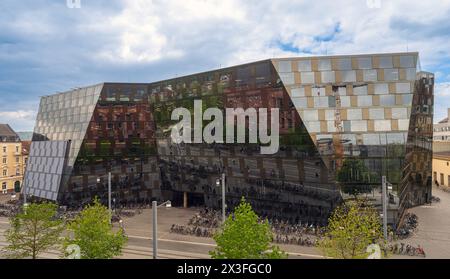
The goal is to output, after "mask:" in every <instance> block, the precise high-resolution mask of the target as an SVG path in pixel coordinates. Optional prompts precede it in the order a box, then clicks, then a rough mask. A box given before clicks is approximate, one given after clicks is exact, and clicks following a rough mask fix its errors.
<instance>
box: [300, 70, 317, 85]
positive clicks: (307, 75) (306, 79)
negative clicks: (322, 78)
mask: <svg viewBox="0 0 450 279" xmlns="http://www.w3.org/2000/svg"><path fill="white" fill-rule="evenodd" d="M300 76H301V80H302V83H314V72H304V73H300Z"/></svg>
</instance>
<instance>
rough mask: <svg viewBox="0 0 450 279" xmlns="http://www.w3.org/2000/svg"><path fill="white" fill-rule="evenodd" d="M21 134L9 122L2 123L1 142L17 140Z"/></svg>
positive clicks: (0, 130)
mask: <svg viewBox="0 0 450 279" xmlns="http://www.w3.org/2000/svg"><path fill="white" fill-rule="evenodd" d="M16 141H19V136H18V135H17V134H16V132H14V130H13V129H12V128H11V127H10V126H9V125H8V124H0V142H16Z"/></svg>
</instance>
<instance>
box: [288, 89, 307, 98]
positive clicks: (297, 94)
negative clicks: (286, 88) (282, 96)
mask: <svg viewBox="0 0 450 279" xmlns="http://www.w3.org/2000/svg"><path fill="white" fill-rule="evenodd" d="M291 94H292V97H304V96H305V88H304V87H296V88H292V89H291Z"/></svg>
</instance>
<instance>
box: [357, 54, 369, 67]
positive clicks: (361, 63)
mask: <svg viewBox="0 0 450 279" xmlns="http://www.w3.org/2000/svg"><path fill="white" fill-rule="evenodd" d="M358 68H360V69H372V58H371V57H360V58H358Z"/></svg>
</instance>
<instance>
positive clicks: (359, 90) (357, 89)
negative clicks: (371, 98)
mask: <svg viewBox="0 0 450 279" xmlns="http://www.w3.org/2000/svg"><path fill="white" fill-rule="evenodd" d="M353 95H367V85H360V86H356V85H354V86H353Z"/></svg>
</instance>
